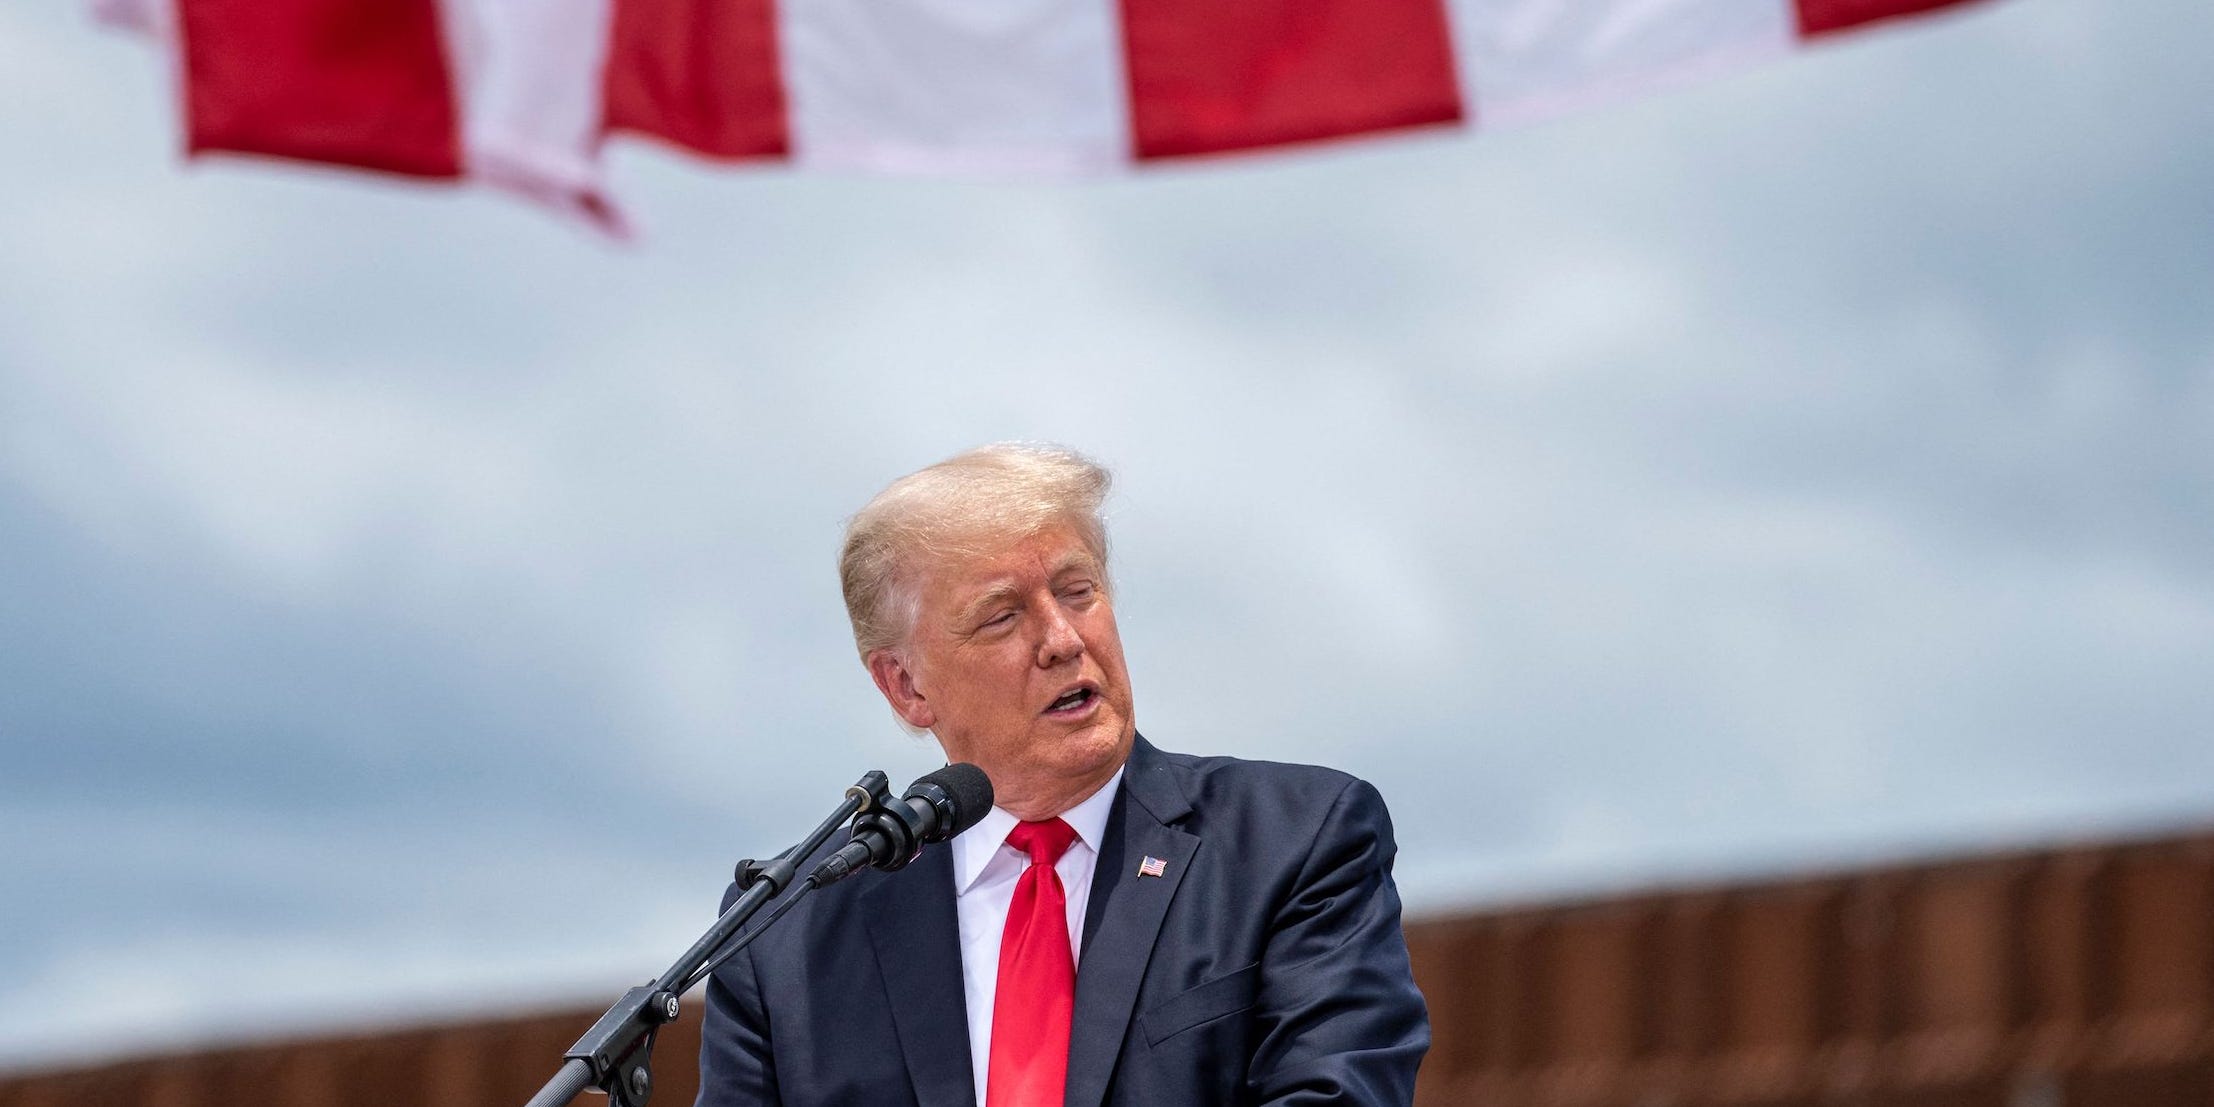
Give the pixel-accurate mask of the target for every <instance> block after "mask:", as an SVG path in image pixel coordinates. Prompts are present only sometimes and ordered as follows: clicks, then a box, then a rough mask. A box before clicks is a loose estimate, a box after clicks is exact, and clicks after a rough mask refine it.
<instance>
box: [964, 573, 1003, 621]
mask: <svg viewBox="0 0 2214 1107" xmlns="http://www.w3.org/2000/svg"><path fill="white" fill-rule="evenodd" d="M1016 591H1017V590H1016V588H1015V586H1014V585H1012V584H1008V583H1006V582H1004V581H1002V582H1000V583H998V584H995V585H992V586H991V587H989V588H986V589H985V590H984V592H983V594H982V595H980V596H978V597H976V598H975V599H973V600H970V601H969V602H968V603H967V604H964V605H963V606H962V608H961V613H960V619H959V622H960V623H961V624H962V625H964V626H965V625H967V624H969V623H973V622H975V621H976V620H977V617H978V616H980V615H982V614H984V612H986V611H988V610H990V609H991V608H993V607H996V606H998V605H999V604H1002V603H1005V602H1007V601H1008V600H1011V599H1013V598H1014V597H1015V594H1016Z"/></svg>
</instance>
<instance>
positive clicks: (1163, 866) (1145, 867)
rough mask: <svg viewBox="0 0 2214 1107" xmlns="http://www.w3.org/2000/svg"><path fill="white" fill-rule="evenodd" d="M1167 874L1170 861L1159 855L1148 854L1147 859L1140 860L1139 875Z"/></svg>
mask: <svg viewBox="0 0 2214 1107" xmlns="http://www.w3.org/2000/svg"><path fill="white" fill-rule="evenodd" d="M1167 874H1168V862H1166V861H1163V860H1161V859H1160V858H1158V857H1151V856H1148V857H1147V858H1146V859H1145V860H1143V861H1140V862H1138V875H1139V876H1165V875H1167Z"/></svg>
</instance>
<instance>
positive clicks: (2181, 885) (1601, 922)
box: [1407, 833, 2214, 1107]
mask: <svg viewBox="0 0 2214 1107" xmlns="http://www.w3.org/2000/svg"><path fill="white" fill-rule="evenodd" d="M1407 938H1408V942H1409V944H1410V945H1411V946H1412V947H1413V949H1414V953H1415V966H1416V975H1417V976H1418V977H1419V978H1420V980H1421V982H1422V989H1423V993H1424V994H1425V995H1427V996H1429V997H1430V1012H1431V1018H1432V1022H1433V1026H1434V1029H1435V1032H1436V1045H1435V1047H1434V1048H1433V1049H1432V1051H1431V1054H1430V1059H1429V1061H1428V1062H1427V1063H1426V1064H1425V1065H1424V1067H1423V1073H1422V1100H1423V1102H1424V1103H1425V1104H1429V1105H1435V1107H1444V1105H1448V1104H1468V1105H1479V1104H1480V1105H1484V1107H1492V1105H1502V1104H1512V1105H1531V1107H1536V1105H1548V1107H1660V1105H1671V1107H1674V1105H1683V1107H1691V1105H1706V1104H1715V1105H1720V1104H1735V1105H1744V1107H1802V1105H1804V1107H1814V1105H1817V1104H1823V1105H1842V1104H1865V1105H1869V1107H1876V1105H1883V1107H2214V1021H2210V1012H2214V833H2208V834H2200V835H2193V836H2186V837H2178V838H2170V839H2165V840H2159V841H2150V842H2138V843H2131V844H2125V845H2114V846H2106V847H2100V848H2082V849H2070V850H2059V851H2053V852H2047V853H2040V854H2023V855H2015V856H2007V857H1990V858H1977V859H1970V860H1963V861H1957V862H1950V863H1941V864H1933V865H1923V866H1913V867H1903V868H1892V869H1884V870H1879V871H1871V872H1862V873H1852V874H1843V875H1837V876H1830V877H1822V878H1814V879H1798V880H1784V881H1777V882H1771V883H1760V884H1749V885H1742V886H1737V887H1725V888H1716V889H1711V890H1700V891H1678V892H1670V893H1664V894H1654V895H1645V896H1632V897H1626V898H1617V899H1609V900H1603V901H1596V902H1590V903H1581V904H1570V905H1553V906H1544V907H1535V908H1528V909H1521V910H1510V911H1499V912H1488V913H1481V914H1473V915H1469V916H1466V917H1463V918H1453V919H1433V920H1428V921H1423V922H1418V923H1416V924H1414V925H1412V926H1410V927H1409V928H1408V932H1407Z"/></svg>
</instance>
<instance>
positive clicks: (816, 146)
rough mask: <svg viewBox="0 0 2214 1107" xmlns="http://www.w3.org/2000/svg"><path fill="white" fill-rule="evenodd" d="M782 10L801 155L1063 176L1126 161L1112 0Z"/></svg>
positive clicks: (971, 0) (909, 0) (863, 163)
mask: <svg viewBox="0 0 2214 1107" xmlns="http://www.w3.org/2000/svg"><path fill="white" fill-rule="evenodd" d="M778 16H779V20H780V29H781V31H782V39H781V42H782V48H783V51H784V80H785V88H786V93H787V95H788V97H789V103H790V121H791V133H792V153H793V157H794V159H795V160H797V161H799V162H800V163H802V164H804V165H808V166H813V167H827V168H840V169H865V170H883V171H892V172H919V173H957V174H971V173H1012V174H1022V175H1059V174H1068V173H1085V172H1099V171H1103V170H1110V169H1115V168H1119V167H1121V166H1122V165H1124V164H1126V163H1127V162H1128V161H1129V160H1130V157H1129V151H1130V139H1129V123H1128V110H1127V108H1126V106H1125V105H1126V102H1127V100H1128V93H1127V91H1126V89H1125V81H1124V77H1123V64H1122V43H1121V33H1120V30H1119V28H1118V26H1117V24H1116V19H1115V5H1114V3H1113V0H901V2H899V3H885V2H884V0H793V2H788V3H783V4H780V5H779V6H778Z"/></svg>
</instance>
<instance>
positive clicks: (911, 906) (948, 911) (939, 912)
mask: <svg viewBox="0 0 2214 1107" xmlns="http://www.w3.org/2000/svg"><path fill="white" fill-rule="evenodd" d="M863 879H867V877H863ZM863 899H864V902H863V903H862V904H861V906H862V907H863V909H864V910H866V912H867V917H868V927H869V940H870V943H871V944H872V945H874V946H875V948H876V963H877V967H878V970H879V971H880V972H882V973H883V976H884V990H885V993H886V996H887V998H888V1000H889V1004H888V1005H889V1006H890V1008H891V1012H892V1026H893V1027H894V1029H895V1030H897V1032H898V1034H899V1048H900V1053H901V1055H902V1056H903V1057H904V1058H905V1059H906V1061H907V1075H908V1078H909V1079H910V1080H911V1081H913V1083H914V1085H915V1099H916V1101H917V1103H918V1104H919V1105H920V1107H975V1105H976V1090H975V1088H973V1087H972V1086H971V1085H973V1084H974V1083H975V1082H976V1080H975V1075H974V1073H973V1072H972V1070H971V1069H970V1067H969V1021H968V1016H967V1009H968V1004H967V1001H966V1000H965V998H964V996H965V995H966V992H965V991H964V989H963V987H962V982H961V923H960V919H959V916H958V915H957V914H956V913H955V909H954V904H953V851H952V850H951V849H948V848H938V849H926V850H924V851H923V852H922V856H920V857H918V858H916V859H915V861H914V863H913V864H911V865H909V866H908V868H907V870H906V871H904V872H899V873H895V874H893V875H892V876H890V877H888V878H883V879H880V880H879V881H878V882H877V883H876V885H875V886H874V887H871V888H870V889H869V890H868V893H867V894H866V895H865V896H864V897H863Z"/></svg>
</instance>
